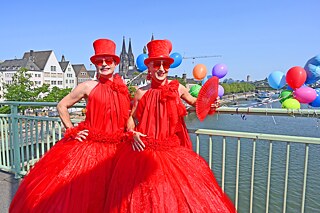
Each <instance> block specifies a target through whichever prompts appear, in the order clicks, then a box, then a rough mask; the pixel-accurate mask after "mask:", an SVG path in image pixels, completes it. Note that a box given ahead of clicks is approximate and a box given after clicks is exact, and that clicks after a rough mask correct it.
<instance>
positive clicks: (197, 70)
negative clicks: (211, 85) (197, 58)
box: [193, 64, 207, 80]
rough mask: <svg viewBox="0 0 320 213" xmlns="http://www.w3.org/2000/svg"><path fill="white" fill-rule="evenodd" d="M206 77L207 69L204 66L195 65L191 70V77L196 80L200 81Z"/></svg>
mask: <svg viewBox="0 0 320 213" xmlns="http://www.w3.org/2000/svg"><path fill="white" fill-rule="evenodd" d="M206 76H207V68H206V66H205V65H204V64H197V65H196V66H195V67H194V68H193V77H194V78H195V79H197V80H202V79H204V78H205V77H206Z"/></svg>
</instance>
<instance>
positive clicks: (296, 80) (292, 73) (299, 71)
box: [286, 66, 307, 89]
mask: <svg viewBox="0 0 320 213" xmlns="http://www.w3.org/2000/svg"><path fill="white" fill-rule="evenodd" d="M306 79H307V73H306V71H305V70H304V69H303V68H302V67H299V66H295V67H292V68H290V69H289V70H288V72H287V75H286V81H287V83H288V84H289V86H290V87H291V88H292V89H297V88H299V87H301V86H302V85H303V84H304V82H305V81H306Z"/></svg>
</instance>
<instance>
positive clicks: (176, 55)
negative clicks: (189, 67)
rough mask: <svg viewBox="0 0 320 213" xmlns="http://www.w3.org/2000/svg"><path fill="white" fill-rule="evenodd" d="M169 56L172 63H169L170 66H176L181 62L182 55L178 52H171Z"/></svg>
mask: <svg viewBox="0 0 320 213" xmlns="http://www.w3.org/2000/svg"><path fill="white" fill-rule="evenodd" d="M170 58H173V60H174V61H173V63H172V64H171V65H170V68H176V67H178V66H179V65H180V64H181V62H182V55H180V54H179V53H172V54H171V55H170Z"/></svg>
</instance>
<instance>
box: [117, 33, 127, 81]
mask: <svg viewBox="0 0 320 213" xmlns="http://www.w3.org/2000/svg"><path fill="white" fill-rule="evenodd" d="M128 71H129V56H128V53H127V51H126V43H125V38H124V36H123V42H122V50H121V53H120V63H119V74H120V75H121V76H123V77H126V76H127V73H128Z"/></svg>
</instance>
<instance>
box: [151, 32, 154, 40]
mask: <svg viewBox="0 0 320 213" xmlns="http://www.w3.org/2000/svg"><path fill="white" fill-rule="evenodd" d="M153 40H154V37H153V33H152V36H151V41H153Z"/></svg>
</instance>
